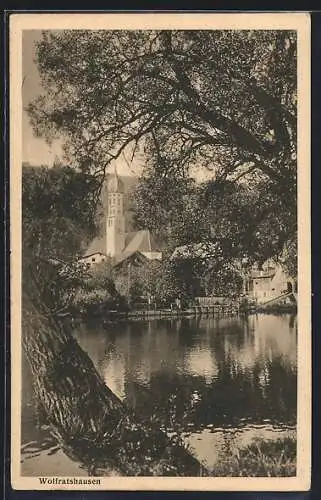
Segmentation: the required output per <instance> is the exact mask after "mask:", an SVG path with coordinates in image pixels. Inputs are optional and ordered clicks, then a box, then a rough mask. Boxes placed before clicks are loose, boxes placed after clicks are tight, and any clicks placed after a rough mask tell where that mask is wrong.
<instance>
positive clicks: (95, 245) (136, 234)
mask: <svg viewBox="0 0 321 500" xmlns="http://www.w3.org/2000/svg"><path fill="white" fill-rule="evenodd" d="M154 251H157V248H156V245H155V242H154V240H153V238H152V237H151V234H150V232H149V230H146V229H143V230H141V231H132V232H129V233H126V234H125V248H124V250H123V251H122V252H120V254H118V255H116V262H117V259H118V260H119V259H120V260H123V259H121V256H126V258H127V257H128V256H130V255H132V254H134V253H135V252H154ZM96 253H101V254H105V253H106V237H105V236H98V237H96V238H94V240H93V241H92V242H91V243H90V245H89V247H88V248H87V250H86V252H85V253H84V255H83V257H89V256H90V255H93V254H96Z"/></svg>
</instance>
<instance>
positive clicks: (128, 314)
mask: <svg viewBox="0 0 321 500" xmlns="http://www.w3.org/2000/svg"><path fill="white" fill-rule="evenodd" d="M238 313H239V307H238V304H233V305H221V304H217V305H214V306H191V307H189V308H186V309H137V310H135V309H134V310H129V311H116V310H115V311H113V310H109V311H105V312H104V313H103V314H102V313H100V314H97V315H90V318H91V319H92V318H93V317H97V318H101V317H102V316H103V319H104V320H106V321H108V320H110V321H115V320H127V319H130V320H132V319H150V320H152V319H160V318H180V317H186V318H195V317H199V316H202V317H213V316H235V315H236V314H238ZM63 316H65V317H67V316H71V317H73V318H75V319H76V318H78V317H80V318H82V319H86V317H87V314H86V313H83V312H82V311H75V310H73V311H72V312H71V313H65V314H64V315H63Z"/></svg>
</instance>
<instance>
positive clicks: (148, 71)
mask: <svg viewBox="0 0 321 500" xmlns="http://www.w3.org/2000/svg"><path fill="white" fill-rule="evenodd" d="M37 54H38V55H37V57H38V67H39V70H40V75H41V78H42V83H43V86H44V88H45V89H46V95H45V96H42V97H39V98H38V99H36V100H35V101H34V102H33V103H32V104H30V106H29V112H30V116H31V117H32V122H33V125H34V127H35V129H36V130H37V132H38V133H39V134H44V135H45V136H46V137H47V138H52V137H53V136H54V134H55V133H59V134H61V133H62V134H63V135H64V136H65V138H66V142H67V146H66V150H67V151H68V153H69V154H71V155H73V156H74V157H75V158H76V159H77V161H78V163H79V165H80V166H81V167H82V168H84V169H86V168H89V167H91V168H92V169H93V171H94V172H95V173H96V174H99V173H103V172H104V169H105V167H106V165H107V164H108V162H110V160H112V159H113V158H117V157H118V156H119V155H120V154H121V152H122V151H123V150H124V149H125V148H126V146H127V145H129V144H132V147H133V148H134V149H135V147H137V145H139V143H140V141H143V142H144V145H145V153H146V155H147V156H149V157H150V158H151V159H152V160H153V161H154V165H155V167H156V168H158V169H164V171H167V170H168V169H175V170H180V171H182V172H186V170H187V169H188V168H189V167H190V166H191V165H194V166H195V165H197V166H199V167H204V166H205V167H207V168H215V169H218V170H219V172H220V174H221V175H222V176H226V175H228V174H231V173H232V172H235V171H236V170H238V169H240V168H242V169H243V170H242V174H244V172H247V171H249V170H253V169H254V168H255V169H258V170H259V171H261V172H263V173H264V175H265V176H268V177H269V178H270V179H271V180H272V181H274V182H276V183H277V184H278V185H281V186H283V187H284V184H285V183H286V186H287V191H288V192H291V193H292V195H293V198H294V197H295V178H296V36H295V33H294V32H290V31H277V30H275V31H272V30H269V31H267V30H256V31H246V30H239V31H237V30H230V31H229V30H224V31H222V30H206V31H187V30H184V31H110V30H106V31H81V30H70V31H61V32H58V31H56V32H44V34H43V38H42V40H41V41H40V42H39V44H38V53H37Z"/></svg>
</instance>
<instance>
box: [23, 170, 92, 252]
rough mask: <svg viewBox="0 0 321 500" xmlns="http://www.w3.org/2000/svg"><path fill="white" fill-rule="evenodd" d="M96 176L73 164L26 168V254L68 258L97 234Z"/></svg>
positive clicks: (24, 189)
mask: <svg viewBox="0 0 321 500" xmlns="http://www.w3.org/2000/svg"><path fill="white" fill-rule="evenodd" d="M95 186H96V182H95V180H94V179H93V178H92V177H90V176H88V175H84V174H83V173H80V172H76V171H75V170H74V169H73V168H71V167H62V166H59V167H58V166H56V167H54V168H50V169H49V168H45V167H42V168H30V167H25V168H23V173H22V237H23V240H22V242H23V248H24V254H28V253H30V254H31V253H32V255H33V257H34V258H47V257H56V258H60V259H62V260H65V261H68V260H70V259H73V258H74V257H75V255H77V253H79V252H80V251H81V249H82V247H83V245H84V244H86V242H88V241H89V239H90V238H91V237H92V236H93V234H95V230H96V226H95V207H94V204H93V202H92V192H93V191H94V190H95Z"/></svg>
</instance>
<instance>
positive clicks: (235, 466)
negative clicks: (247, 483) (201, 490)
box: [211, 438, 296, 477]
mask: <svg viewBox="0 0 321 500" xmlns="http://www.w3.org/2000/svg"><path fill="white" fill-rule="evenodd" d="M211 475H213V476H230V477H291V476H295V475H296V440H295V439H292V438H286V439H279V440H277V441H264V440H263V439H260V440H257V441H255V443H253V444H251V445H249V446H247V447H245V448H241V449H239V450H237V451H235V452H231V455H230V456H229V458H226V459H224V460H222V461H221V462H220V463H219V464H218V465H217V466H216V467H215V469H214V470H213V472H212V474H211Z"/></svg>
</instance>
